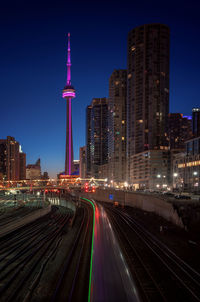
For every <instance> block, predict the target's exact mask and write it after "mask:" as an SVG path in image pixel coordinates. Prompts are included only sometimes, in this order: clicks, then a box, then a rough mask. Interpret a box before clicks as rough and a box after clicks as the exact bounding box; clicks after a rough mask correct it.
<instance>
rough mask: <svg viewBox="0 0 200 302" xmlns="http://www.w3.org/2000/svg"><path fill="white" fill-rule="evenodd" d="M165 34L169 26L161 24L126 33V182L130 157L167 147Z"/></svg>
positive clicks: (128, 178) (167, 103) (166, 55)
mask: <svg viewBox="0 0 200 302" xmlns="http://www.w3.org/2000/svg"><path fill="white" fill-rule="evenodd" d="M169 37H170V33H169V27H168V26H166V25H163V24H147V25H142V26H139V27H137V28H135V29H133V30H131V31H130V32H129V34H128V64H127V159H128V160H127V180H129V181H131V177H132V176H131V175H130V158H132V157H133V156H134V155H135V154H138V153H141V152H144V151H147V150H159V149H160V150H161V149H165V150H167V149H168V141H167V119H168V113H169ZM132 160H133V158H132ZM133 161H134V160H133Z"/></svg>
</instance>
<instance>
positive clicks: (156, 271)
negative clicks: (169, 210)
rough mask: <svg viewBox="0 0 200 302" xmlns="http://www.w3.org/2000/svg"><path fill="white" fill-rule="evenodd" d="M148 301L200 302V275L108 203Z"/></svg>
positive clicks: (129, 260)
mask: <svg viewBox="0 0 200 302" xmlns="http://www.w3.org/2000/svg"><path fill="white" fill-rule="evenodd" d="M105 208H106V210H107V213H108V215H109V217H110V220H111V222H112V223H113V226H114V229H115V230H116V233H117V234H118V238H119V241H120V242H121V246H122V248H123V250H124V253H125V255H126V258H127V262H128V263H129V265H130V268H131V271H132V274H133V276H134V277H135V279H136V280H137V283H138V286H139V288H140V292H141V296H142V299H143V300H144V301H200V274H199V273H198V272H197V271H196V270H195V269H194V268H192V267H191V266H190V265H188V264H187V263H185V262H184V261H183V260H182V259H180V257H178V256H177V255H176V254H175V253H174V252H173V251H171V250H170V249H169V248H168V247H167V246H166V245H165V244H163V243H162V242H161V241H159V240H158V239H157V238H156V237H155V236H154V235H152V234H151V233H150V232H149V231H148V230H146V229H145V228H144V227H143V226H142V225H141V224H140V223H139V222H138V221H136V220H135V219H134V218H133V217H131V216H130V215H128V214H127V213H126V212H125V211H123V210H120V209H117V208H113V207H112V206H109V205H105Z"/></svg>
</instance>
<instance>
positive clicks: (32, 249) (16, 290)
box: [0, 208, 70, 302]
mask: <svg viewBox="0 0 200 302" xmlns="http://www.w3.org/2000/svg"><path fill="white" fill-rule="evenodd" d="M69 219H70V214H69V213H65V214H63V213H60V212H59V211H58V210H56V209H55V208H54V209H53V211H52V212H51V213H50V214H48V215H46V217H45V216H44V217H42V218H40V219H38V220H37V221H36V222H34V223H30V224H29V225H27V226H25V227H22V228H21V229H19V230H17V231H16V232H15V231H14V232H12V233H10V234H8V235H6V236H4V237H2V238H0V244H1V250H0V297H1V301H6V302H9V301H26V300H27V299H28V300H29V298H30V295H31V293H32V291H33V290H34V288H35V286H36V284H38V282H39V279H40V276H41V274H42V271H43V270H44V268H45V266H46V264H47V262H48V260H49V259H50V257H51V256H52V255H53V254H54V253H55V251H56V249H57V248H58V247H59V244H60V242H61V240H62V236H63V229H64V228H65V227H66V225H67V224H68V222H69ZM33 280H34V282H33ZM26 286H27V288H28V293H27V291H26Z"/></svg>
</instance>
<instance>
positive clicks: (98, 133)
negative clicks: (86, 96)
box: [87, 98, 108, 178]
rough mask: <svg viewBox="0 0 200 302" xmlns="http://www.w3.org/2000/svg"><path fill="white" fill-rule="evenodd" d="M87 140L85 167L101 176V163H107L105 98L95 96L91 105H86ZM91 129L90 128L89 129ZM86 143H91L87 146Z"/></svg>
mask: <svg viewBox="0 0 200 302" xmlns="http://www.w3.org/2000/svg"><path fill="white" fill-rule="evenodd" d="M87 114H88V116H87V121H88V127H87V129H88V134H90V135H88V137H87V139H88V141H87V160H90V163H88V162H87V167H90V171H91V175H90V176H94V177H96V178H101V175H100V174H102V171H104V170H105V169H104V168H105V167H103V165H105V164H107V163H108V101H107V98H95V99H93V100H92V104H91V107H87ZM89 129H91V130H89ZM88 144H91V145H90V146H89V147H88ZM88 152H89V154H88Z"/></svg>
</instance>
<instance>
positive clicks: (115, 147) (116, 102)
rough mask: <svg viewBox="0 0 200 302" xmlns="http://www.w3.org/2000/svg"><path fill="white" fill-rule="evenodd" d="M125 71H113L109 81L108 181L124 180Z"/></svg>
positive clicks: (120, 181)
mask: <svg viewBox="0 0 200 302" xmlns="http://www.w3.org/2000/svg"><path fill="white" fill-rule="evenodd" d="M126 83H127V72H126V70H114V71H113V73H112V75H111V76H110V79H109V99H108V111H109V118H108V129H109V132H108V162H109V180H112V181H113V182H114V183H122V182H124V181H125V180H126V90H127V85H126Z"/></svg>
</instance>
